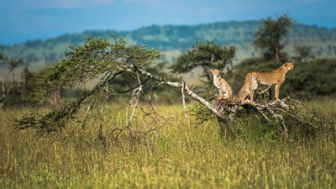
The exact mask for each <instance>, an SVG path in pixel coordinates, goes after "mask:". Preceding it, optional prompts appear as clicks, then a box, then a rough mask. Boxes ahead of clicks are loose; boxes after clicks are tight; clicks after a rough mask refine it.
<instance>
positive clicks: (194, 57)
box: [171, 42, 235, 83]
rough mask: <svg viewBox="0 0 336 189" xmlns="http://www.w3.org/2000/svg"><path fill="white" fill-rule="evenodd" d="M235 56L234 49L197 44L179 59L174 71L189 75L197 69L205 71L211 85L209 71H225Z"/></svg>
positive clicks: (208, 43)
mask: <svg viewBox="0 0 336 189" xmlns="http://www.w3.org/2000/svg"><path fill="white" fill-rule="evenodd" d="M234 56H235V48H234V47H221V46H219V45H216V44H214V43H212V42H207V43H197V44H196V45H195V46H194V47H193V48H192V49H190V50H188V51H187V52H186V53H184V54H182V55H181V56H179V57H178V58H177V61H176V63H175V64H173V65H172V67H171V68H172V70H173V72H175V73H187V72H190V71H191V70H192V69H194V68H196V67H201V68H202V69H203V74H204V75H203V76H204V77H206V78H207V81H208V82H210V83H211V81H212V79H211V74H210V70H209V69H219V70H223V69H224V68H225V67H227V66H231V68H232V61H233V58H234Z"/></svg>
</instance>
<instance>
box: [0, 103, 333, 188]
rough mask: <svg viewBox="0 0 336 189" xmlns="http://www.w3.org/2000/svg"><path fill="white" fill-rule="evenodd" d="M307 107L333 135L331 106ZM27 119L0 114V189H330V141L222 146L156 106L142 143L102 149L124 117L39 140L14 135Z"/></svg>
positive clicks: (114, 113)
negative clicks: (104, 136)
mask: <svg viewBox="0 0 336 189" xmlns="http://www.w3.org/2000/svg"><path fill="white" fill-rule="evenodd" d="M307 104H308V105H309V106H311V107H319V108H321V110H320V111H321V113H323V115H325V118H326V120H325V121H326V127H334V128H335V122H336V118H335V117H336V110H335V107H336V102H335V100H320V101H314V102H310V103H307ZM26 111H27V110H26V109H23V110H17V109H16V110H7V111H0V134H1V137H0V188H336V163H335V162H336V138H335V133H318V134H317V135H316V136H315V137H314V138H303V139H296V140H293V139H290V138H287V137H286V136H283V137H279V138H277V139H267V138H249V137H246V136H245V137H244V136H238V137H237V138H235V139H230V140H228V139H223V138H221V137H220V135H219V133H218V130H219V129H218V126H217V124H216V122H215V121H208V122H206V123H203V124H196V122H195V121H194V120H191V122H190V124H189V123H188V122H187V121H185V120H184V117H183V112H182V107H181V106H177V105H176V106H158V107H157V111H158V112H159V113H160V115H162V116H163V117H165V120H163V119H160V120H159V121H158V122H156V123H155V127H158V128H161V129H159V130H158V131H155V132H153V133H152V135H151V136H150V137H149V138H148V139H146V140H145V141H142V142H134V141H133V142H132V141H130V140H126V139H125V140H121V141H119V142H116V143H108V144H107V147H106V148H104V147H103V145H101V143H100V142H99V140H98V137H97V136H98V134H97V133H98V128H99V126H100V125H101V126H103V128H104V131H105V132H106V133H108V131H109V130H111V128H113V127H115V126H118V125H119V126H120V125H123V124H124V123H125V112H124V111H123V110H120V109H118V108H115V107H114V106H112V105H106V106H104V108H103V109H102V111H103V112H105V114H104V115H105V116H103V115H100V114H98V113H96V114H95V113H94V114H92V116H91V117H90V118H89V120H88V121H87V124H86V128H85V129H82V128H79V127H76V125H78V124H77V122H75V121H70V122H69V124H68V126H67V127H66V128H65V129H64V130H63V131H62V132H60V133H58V134H50V135H47V136H42V137H41V136H40V134H39V133H37V132H36V131H34V130H23V131H17V130H14V129H13V118H15V117H17V116H19V115H20V114H22V113H23V112H26ZM144 119H145V118H139V120H138V121H139V122H143V121H144ZM251 119H252V118H251ZM246 127H253V125H251V124H249V125H246ZM256 127H257V126H256ZM250 129H251V128H250ZM252 129H253V128H252Z"/></svg>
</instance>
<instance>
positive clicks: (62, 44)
mask: <svg viewBox="0 0 336 189" xmlns="http://www.w3.org/2000/svg"><path fill="white" fill-rule="evenodd" d="M259 25H260V21H242V22H237V21H231V22H218V23H210V24H201V25H190V26H188V25H165V26H157V25H152V26H147V27H142V28H139V29H136V30H133V31H113V30H107V31H85V32H83V33H78V34H65V35H61V36H59V37H56V38H52V39H47V40H33V41H27V42H25V43H22V44H17V45H13V46H5V45H0V52H1V53H3V54H5V55H7V56H10V57H16V58H18V57H19V58H23V59H24V60H25V61H26V62H27V63H28V64H29V65H30V66H32V67H34V66H36V67H38V66H43V65H45V64H51V63H54V62H56V61H57V60H59V59H61V58H63V57H64V52H65V51H67V49H68V47H69V46H70V45H80V44H82V43H83V41H84V40H85V39H86V38H88V37H100V38H106V39H108V40H112V39H113V38H112V36H120V37H124V38H125V39H126V40H127V41H128V43H129V44H130V45H134V44H141V45H146V46H148V47H152V48H156V49H159V50H161V51H162V52H163V58H162V59H163V60H164V61H168V62H172V61H174V59H175V58H176V57H177V56H178V55H179V54H180V53H181V52H182V51H183V50H185V49H188V48H190V47H192V46H193V44H194V43H195V42H196V41H202V42H203V41H213V42H215V43H217V44H220V45H223V46H229V45H234V46H236V47H237V50H238V53H237V60H241V59H243V58H245V57H251V56H257V52H255V49H254V48H253V47H252V46H251V42H252V40H253V35H254V33H255V31H256V30H257V28H258V27H259ZM285 43H286V44H287V45H286V50H287V51H288V52H289V53H291V52H292V47H293V45H294V44H300V45H308V46H312V47H313V51H314V53H315V55H316V56H317V57H335V55H336V29H327V28H322V27H317V26H309V25H303V24H299V23H295V24H294V25H293V26H292V29H291V32H290V35H289V36H288V37H287V38H286V40H285Z"/></svg>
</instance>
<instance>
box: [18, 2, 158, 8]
mask: <svg viewBox="0 0 336 189" xmlns="http://www.w3.org/2000/svg"><path fill="white" fill-rule="evenodd" d="M22 1H23V4H24V6H25V7H26V8H31V9H44V8H56V9H72V8H83V7H92V6H105V5H113V4H115V3H117V2H122V3H126V4H139V5H155V4H156V3H157V2H158V1H159V0H22Z"/></svg>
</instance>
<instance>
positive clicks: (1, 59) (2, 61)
mask: <svg viewBox="0 0 336 189" xmlns="http://www.w3.org/2000/svg"><path fill="white" fill-rule="evenodd" d="M23 64H24V61H23V60H22V59H11V58H8V57H7V56H5V55H3V54H1V53H0V67H3V66H7V67H8V69H9V72H12V71H13V70H14V69H15V68H17V67H19V66H22V65H23Z"/></svg>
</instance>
